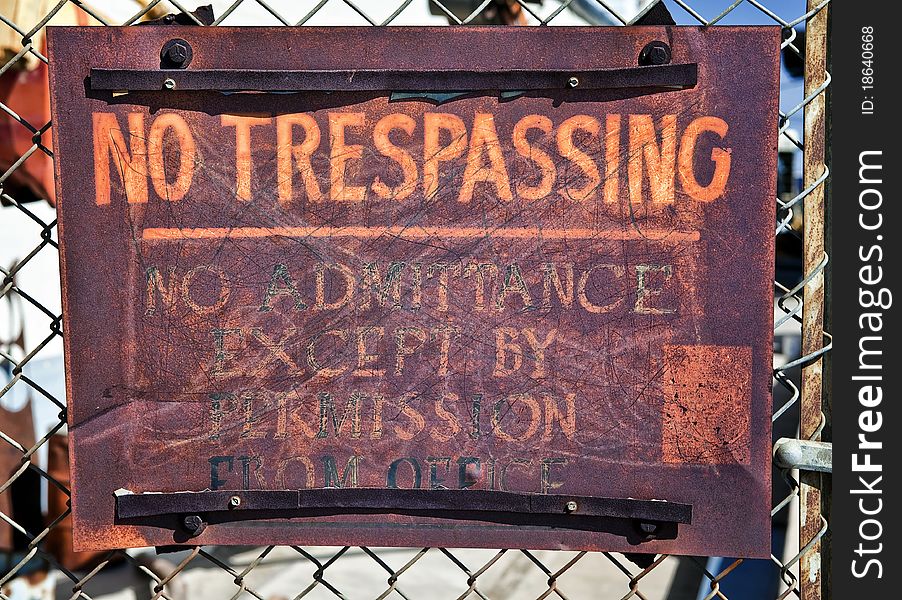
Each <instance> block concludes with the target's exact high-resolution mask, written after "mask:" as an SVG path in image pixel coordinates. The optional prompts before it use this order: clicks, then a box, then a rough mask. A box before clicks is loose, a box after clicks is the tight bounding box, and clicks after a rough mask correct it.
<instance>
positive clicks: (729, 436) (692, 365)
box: [661, 346, 752, 465]
mask: <svg viewBox="0 0 902 600" xmlns="http://www.w3.org/2000/svg"><path fill="white" fill-rule="evenodd" d="M664 364H665V365H666V367H667V372H666V375H665V381H664V420H663V426H662V442H661V444H662V454H663V459H664V462H665V463H694V464H706V465H722V464H735V463H739V464H749V462H750V455H749V415H750V414H751V413H750V411H749V403H750V401H751V396H752V390H751V383H750V379H751V373H752V349H751V348H749V347H739V346H664Z"/></svg>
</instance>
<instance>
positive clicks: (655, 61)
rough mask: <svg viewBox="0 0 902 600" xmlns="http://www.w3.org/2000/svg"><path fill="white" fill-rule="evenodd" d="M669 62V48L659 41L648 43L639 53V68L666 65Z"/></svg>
mask: <svg viewBox="0 0 902 600" xmlns="http://www.w3.org/2000/svg"><path fill="white" fill-rule="evenodd" d="M670 60H671V54H670V46H668V45H667V44H665V43H664V42H661V41H654V42H649V43H648V44H646V45H645V47H644V48H642V51H641V52H640V53H639V65H640V66H653V65H666V64H669V63H670Z"/></svg>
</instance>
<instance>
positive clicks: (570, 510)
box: [567, 500, 579, 513]
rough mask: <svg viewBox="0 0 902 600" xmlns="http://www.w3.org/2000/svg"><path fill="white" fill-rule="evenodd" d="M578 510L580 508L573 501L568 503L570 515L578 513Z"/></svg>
mask: <svg viewBox="0 0 902 600" xmlns="http://www.w3.org/2000/svg"><path fill="white" fill-rule="evenodd" d="M577 508H579V506H578V505H577V504H576V502H574V501H573V500H571V501H569V502H568V503H567V512H568V513H572V512H576V509H577Z"/></svg>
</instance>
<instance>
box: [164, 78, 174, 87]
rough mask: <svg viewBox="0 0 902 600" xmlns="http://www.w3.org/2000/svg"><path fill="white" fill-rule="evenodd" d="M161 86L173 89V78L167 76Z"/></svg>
mask: <svg viewBox="0 0 902 600" xmlns="http://www.w3.org/2000/svg"><path fill="white" fill-rule="evenodd" d="M163 87H164V88H165V89H167V90H174V89H175V79H172V78H169V77H167V78H166V80H165V81H164V82H163Z"/></svg>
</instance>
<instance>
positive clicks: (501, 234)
mask: <svg viewBox="0 0 902 600" xmlns="http://www.w3.org/2000/svg"><path fill="white" fill-rule="evenodd" d="M382 236H390V237H398V238H402V239H417V240H420V239H479V238H498V239H536V238H538V239H545V240H614V241H627V240H647V241H658V242H694V241H698V239H699V237H700V234H699V232H698V231H673V230H667V229H646V230H642V231H639V230H636V229H590V228H567V229H545V228H539V227H498V228H496V229H485V228H482V227H423V226H420V225H412V226H392V227H360V226H349V227H233V228H228V227H198V228H185V229H182V228H177V227H175V228H173V227H153V228H148V229H145V230H144V234H143V238H144V239H145V240H202V239H225V238H266V237H300V238H343V237H344V238H366V239H370V238H379V237H382Z"/></svg>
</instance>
